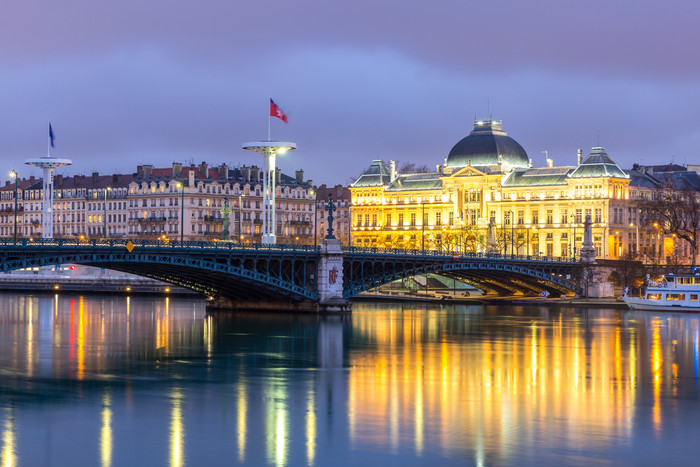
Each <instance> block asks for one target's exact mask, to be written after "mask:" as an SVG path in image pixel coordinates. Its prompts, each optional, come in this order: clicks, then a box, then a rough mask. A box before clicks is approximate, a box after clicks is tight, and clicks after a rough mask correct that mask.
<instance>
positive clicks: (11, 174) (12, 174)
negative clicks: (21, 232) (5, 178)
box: [10, 170, 18, 243]
mask: <svg viewBox="0 0 700 467" xmlns="http://www.w3.org/2000/svg"><path fill="white" fill-rule="evenodd" d="M10 178H14V179H15V240H14V242H15V243H17V178H18V177H17V172H16V171H14V170H13V171H12V172H10Z"/></svg>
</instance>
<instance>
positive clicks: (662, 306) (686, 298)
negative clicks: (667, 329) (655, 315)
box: [622, 274, 700, 312]
mask: <svg viewBox="0 0 700 467" xmlns="http://www.w3.org/2000/svg"><path fill="white" fill-rule="evenodd" d="M698 297H700V274H694V275H693V274H667V275H665V276H663V278H662V279H661V281H659V282H654V281H652V280H650V279H649V276H647V290H646V292H645V294H644V297H640V298H637V297H622V299H623V300H624V301H625V303H626V304H627V306H629V307H630V309H631V310H656V311H690V312H695V311H697V312H700V300H699V299H698Z"/></svg>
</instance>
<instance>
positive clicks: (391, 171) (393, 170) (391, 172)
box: [389, 161, 396, 180]
mask: <svg viewBox="0 0 700 467" xmlns="http://www.w3.org/2000/svg"><path fill="white" fill-rule="evenodd" d="M389 178H390V179H391V180H393V179H395V178H396V161H389Z"/></svg>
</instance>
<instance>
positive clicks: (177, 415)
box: [170, 388, 185, 467]
mask: <svg viewBox="0 0 700 467" xmlns="http://www.w3.org/2000/svg"><path fill="white" fill-rule="evenodd" d="M182 402H183V395H182V390H181V389H180V388H173V390H172V391H171V393H170V407H171V408H170V467H182V466H183V465H185V428H184V422H183V420H182V418H183V417H182Z"/></svg>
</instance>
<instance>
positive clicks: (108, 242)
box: [0, 238, 319, 252]
mask: <svg viewBox="0 0 700 467" xmlns="http://www.w3.org/2000/svg"><path fill="white" fill-rule="evenodd" d="M129 243H131V244H132V245H133V246H134V247H142V248H154V247H156V248H173V249H181V248H187V249H202V250H204V249H207V250H208V249H214V250H263V251H303V252H316V251H319V247H318V246H314V245H288V244H275V245H263V244H260V243H251V244H240V243H237V242H226V241H221V242H179V241H176V240H175V241H174V240H130V239H126V240H125V239H111V238H108V239H95V238H92V239H86V240H80V239H74V238H18V239H17V240H14V239H12V238H0V247H8V248H11V247H24V248H26V247H42V246H52V247H105V248H114V247H124V248H126V247H127V245H128V244H129Z"/></svg>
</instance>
